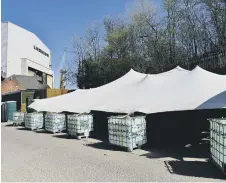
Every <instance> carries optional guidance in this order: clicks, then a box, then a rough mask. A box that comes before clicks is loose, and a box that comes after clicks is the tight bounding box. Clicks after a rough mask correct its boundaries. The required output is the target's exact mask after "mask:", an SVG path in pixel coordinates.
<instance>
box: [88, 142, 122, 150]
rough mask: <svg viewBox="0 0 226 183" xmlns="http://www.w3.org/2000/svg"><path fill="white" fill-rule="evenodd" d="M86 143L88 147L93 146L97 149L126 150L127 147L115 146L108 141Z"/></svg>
mask: <svg viewBox="0 0 226 183" xmlns="http://www.w3.org/2000/svg"><path fill="white" fill-rule="evenodd" d="M84 145H85V146H88V147H93V148H96V149H103V150H111V151H126V149H125V148H123V147H119V146H115V145H112V144H109V143H107V142H97V143H91V144H84Z"/></svg>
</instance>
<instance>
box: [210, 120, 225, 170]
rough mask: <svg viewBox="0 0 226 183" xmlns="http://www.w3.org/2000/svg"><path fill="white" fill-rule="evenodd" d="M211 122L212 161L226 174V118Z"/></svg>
mask: <svg viewBox="0 0 226 183" xmlns="http://www.w3.org/2000/svg"><path fill="white" fill-rule="evenodd" d="M209 121H210V153H211V157H210V159H211V160H212V162H213V163H214V164H215V165H216V166H217V167H218V168H220V170H221V171H223V173H225V174H226V118H216V119H209Z"/></svg>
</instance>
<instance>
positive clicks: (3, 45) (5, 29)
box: [1, 24, 8, 74]
mask: <svg viewBox="0 0 226 183" xmlns="http://www.w3.org/2000/svg"><path fill="white" fill-rule="evenodd" d="M1 31H2V34H1V53H2V54H1V62H2V63H1V69H2V71H3V72H4V73H5V74H6V72H7V40H8V26H7V24H2V27H1Z"/></svg>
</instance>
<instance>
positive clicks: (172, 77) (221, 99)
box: [29, 67, 226, 114]
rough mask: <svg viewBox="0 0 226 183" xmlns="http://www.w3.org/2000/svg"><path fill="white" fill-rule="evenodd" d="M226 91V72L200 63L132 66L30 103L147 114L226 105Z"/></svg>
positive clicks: (64, 108) (43, 108)
mask: <svg viewBox="0 0 226 183" xmlns="http://www.w3.org/2000/svg"><path fill="white" fill-rule="evenodd" d="M225 91H226V76H223V75H217V74H214V73H210V72H208V71H205V70H203V69H201V68H200V67H196V68H195V69H194V70H192V71H187V70H184V69H182V68H180V67H176V68H175V69H173V70H171V71H168V72H164V73H161V74H141V73H138V72H135V71H134V70H132V69H131V70H130V71H129V72H128V73H127V74H126V75H124V76H123V77H121V78H119V79H117V80H116V81H113V82H111V83H109V84H106V85H103V86H101V87H98V88H93V89H88V90H76V91H75V92H72V93H69V94H65V95H62V96H58V97H54V98H50V99H41V100H36V101H35V102H34V103H32V104H31V105H30V106H29V107H30V108H33V109H35V110H37V111H49V112H62V111H69V112H75V113H83V112H90V110H98V111H106V112H116V113H133V112H143V113H147V114H148V113H156V112H165V111H178V110H194V109H212V108H225V107H226V97H225V95H226V92H225Z"/></svg>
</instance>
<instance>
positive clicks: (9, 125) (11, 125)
mask: <svg viewBox="0 0 226 183" xmlns="http://www.w3.org/2000/svg"><path fill="white" fill-rule="evenodd" d="M5 127H15V126H14V125H13V124H7V125H5Z"/></svg>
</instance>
